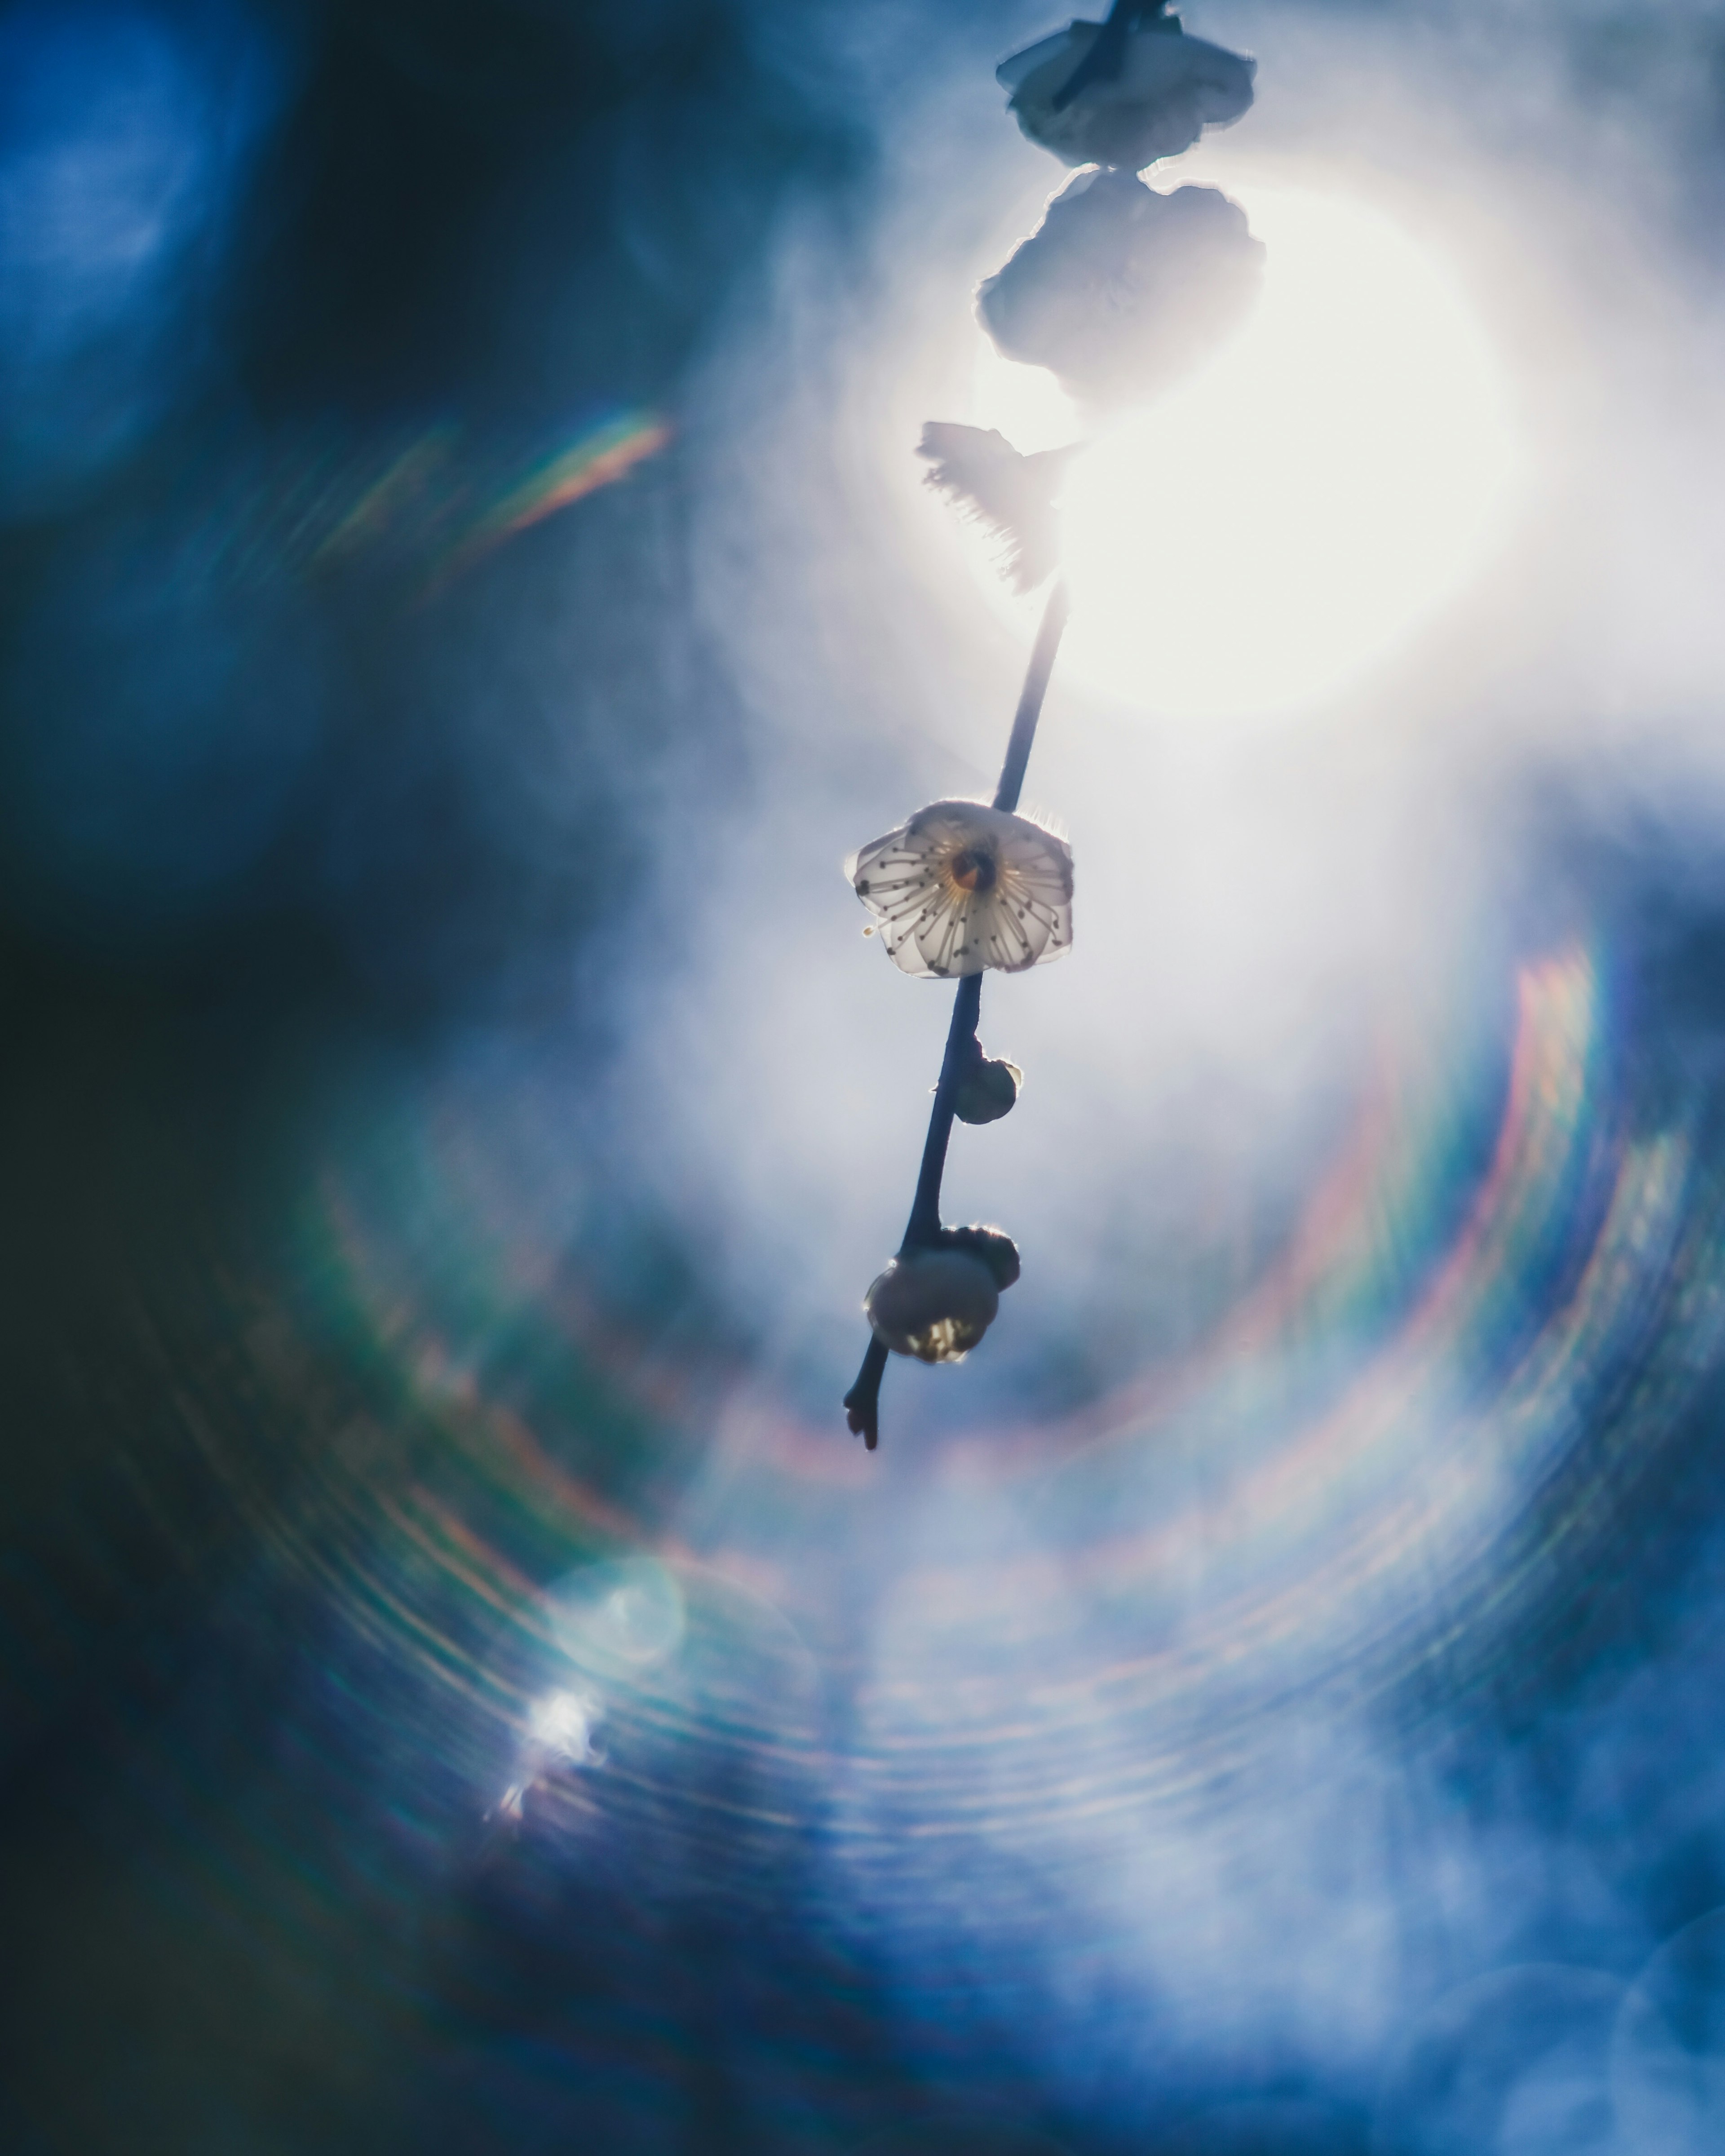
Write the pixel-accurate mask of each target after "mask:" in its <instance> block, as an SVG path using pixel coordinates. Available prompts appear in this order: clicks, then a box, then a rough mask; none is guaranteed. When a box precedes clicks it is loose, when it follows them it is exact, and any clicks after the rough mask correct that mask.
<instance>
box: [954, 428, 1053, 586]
mask: <svg viewBox="0 0 1725 2156" xmlns="http://www.w3.org/2000/svg"><path fill="white" fill-rule="evenodd" d="M1080 446H1081V444H1078V443H1076V442H1075V443H1073V444H1071V445H1070V447H1068V448H1066V449H1038V450H1035V451H1034V452H1033V454H1030V455H1029V456H1028V457H1027V456H1024V455H1021V454H1020V453H1019V451H1018V450H1017V449H1014V447H1013V445H1012V444H1011V443H1010V442H1009V441H1008V440H1007V439H1006V437H1005V435H1004V434H997V433H996V432H995V430H994V429H993V428H992V427H990V428H983V427H961V426H959V425H957V423H955V422H953V421H952V420H947V419H931V420H930V421H929V422H928V424H927V426H926V427H925V428H924V429H922V441H921V442H920V443H919V444H917V449H916V454H917V455H918V456H922V457H927V459H928V460H929V462H930V464H931V465H932V466H933V470H932V471H931V472H930V473H929V475H928V484H929V485H931V486H932V487H933V488H935V489H936V490H937V492H939V493H941V494H944V495H947V498H948V499H949V500H952V501H954V502H956V503H957V505H958V506H959V507H960V508H961V509H963V510H964V511H967V512H968V514H969V515H970V516H973V518H974V519H975V520H976V521H977V522H978V524H980V525H982V526H983V527H984V528H985V529H986V530H987V531H992V532H993V533H995V534H996V535H997V536H999V537H1000V538H1002V539H1004V541H1005V542H1006V553H1005V559H1004V562H1003V563H1002V565H1001V566H1002V568H1003V570H1004V573H1005V575H1006V577H1007V578H1008V580H1009V583H1011V585H1012V587H1013V588H1014V591H1019V592H1030V591H1034V590H1035V588H1036V587H1037V585H1038V584H1040V583H1042V582H1043V580H1044V579H1045V577H1050V576H1052V575H1053V573H1054V572H1055V568H1056V567H1058V566H1059V561H1060V534H1059V529H1058V525H1057V521H1056V518H1055V490H1056V489H1057V488H1058V487H1059V485H1060V475H1061V474H1062V472H1063V471H1064V470H1065V465H1066V459H1067V458H1068V457H1070V455H1071V454H1072V453H1073V450H1074V449H1077V448H1079V447H1080Z"/></svg>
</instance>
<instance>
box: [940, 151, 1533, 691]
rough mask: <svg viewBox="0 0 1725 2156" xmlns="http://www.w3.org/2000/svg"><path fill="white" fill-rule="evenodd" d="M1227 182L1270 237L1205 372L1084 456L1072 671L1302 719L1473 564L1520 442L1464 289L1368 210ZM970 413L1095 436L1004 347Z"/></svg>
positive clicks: (1075, 550) (1075, 500) (1078, 487)
mask: <svg viewBox="0 0 1725 2156" xmlns="http://www.w3.org/2000/svg"><path fill="white" fill-rule="evenodd" d="M1229 192H1230V193H1231V194H1233V195H1235V197H1236V198H1238V199H1239V200H1240V203H1242V204H1243V206H1244V207H1245V209H1246V211H1247V212H1248V213H1249V215H1250V218H1251V223H1252V229H1253V231H1254V232H1255V234H1257V235H1258V237H1259V238H1260V239H1262V240H1263V241H1264V242H1265V244H1266V247H1267V248H1268V249H1269V255H1268V261H1267V264H1266V273H1265V282H1264V292H1263V297H1262V300H1261V301H1260V305H1259V306H1258V309H1257V311H1256V312H1255V315H1254V316H1253V318H1252V320H1251V321H1250V325H1249V326H1247V327H1246V328H1245V330H1244V331H1242V332H1241V334H1240V336H1239V337H1238V338H1237V339H1236V340H1235V342H1234V343H1233V344H1232V345H1231V346H1229V348H1228V349H1227V350H1226V351H1225V352H1223V353H1222V354H1221V355H1220V356H1219V358H1218V359H1217V360H1216V362H1214V365H1213V366H1211V367H1209V368H1208V369H1206V370H1205V372H1204V373H1203V374H1201V375H1200V376H1199V377H1195V378H1194V380H1192V381H1191V382H1188V383H1186V384H1185V385H1183V387H1181V388H1177V389H1175V390H1174V391H1173V392H1172V393H1170V394H1168V396H1167V397H1165V398H1163V399H1162V400H1161V401H1160V402H1159V403H1157V404H1156V405H1154V406H1153V407H1152V408H1149V409H1148V410H1147V411H1145V412H1143V413H1138V414H1137V415H1136V416H1134V417H1132V418H1130V419H1127V420H1126V421H1124V422H1122V423H1119V424H1118V425H1117V426H1115V427H1113V428H1111V429H1109V431H1108V432H1107V433H1106V435H1105V436H1103V437H1101V438H1100V439H1097V441H1096V446H1095V447H1094V448H1093V449H1091V451H1090V452H1089V453H1088V454H1086V455H1085V456H1083V457H1081V459H1077V461H1076V464H1075V466H1074V469H1073V471H1072V474H1071V476H1070V480H1068V483H1067V486H1066V490H1065V498H1064V505H1063V516H1064V527H1065V556H1066V561H1067V564H1068V572H1069V577H1070V584H1071V588H1072V593H1073V599H1074V610H1073V617H1072V624H1071V627H1070V630H1069V631H1068V634H1067V639H1066V648H1065V655H1064V656H1063V659H1062V662H1061V663H1062V665H1070V667H1071V668H1072V669H1073V670H1074V671H1075V672H1076V673H1077V674H1078V675H1081V676H1082V677H1084V678H1086V679H1087V680H1090V681H1091V683H1093V684H1094V685H1096V686H1097V687H1100V688H1104V689H1106V690H1110V691H1111V692H1113V693H1115V694H1117V695H1119V696H1124V697H1126V698H1127V699H1129V700H1130V701H1132V702H1134V703H1137V704H1139V705H1142V706H1145V707H1147V708H1149V709H1153V710H1156V711H1163V712H1167V713H1170V714H1173V715H1178V716H1185V715H1189V716H1194V717H1197V716H1224V715H1245V714H1257V713H1268V712H1274V711H1291V710H1294V709H1296V708H1298V707H1300V706H1304V705H1308V704H1310V703H1312V702H1313V701H1316V700H1317V699H1318V698H1320V697H1322V696H1325V695H1327V693H1329V692H1331V691H1332V690H1336V689H1338V688H1340V687H1341V686H1342V685H1344V684H1345V683H1346V682H1348V680H1351V679H1352V678H1353V677H1354V676H1356V675H1358V674H1359V673H1361V672H1362V671H1363V670H1364V669H1366V668H1367V667H1368V666H1369V665H1371V664H1372V663H1373V661H1374V660H1377V659H1378V658H1379V657H1381V656H1382V655H1384V654H1386V653H1388V652H1389V651H1390V650H1391V649H1393V648H1394V645H1395V644H1396V643H1397V641H1398V640H1399V639H1401V638H1402V637H1404V635H1405V634H1406V633H1407V632H1408V631H1409V629H1412V628H1413V627H1414V625H1415V624H1417V623H1419V622H1420V621H1421V620H1422V619H1426V618H1428V617H1430V615H1431V614H1432V613H1434V612H1435V610H1436V609H1437V608H1440V606H1441V605H1442V604H1443V603H1444V602H1445V600H1446V599H1448V598H1450V597H1451V596H1453V595H1454V594H1455V593H1456V592H1458V591H1459V590H1460V589H1461V588H1463V587H1464V586H1465V585H1466V583H1469V582H1470V581H1471V579H1472V578H1473V577H1475V576H1476V575H1477V574H1478V573H1479V572H1481V570H1482V569H1483V567H1485V565H1486V562H1488V561H1489V560H1490V558H1491V555H1492V553H1493V552H1494V551H1495V550H1496V548H1497V546H1498V544H1499V543H1500V542H1501V541H1502V536H1503V535H1504V533H1505V531H1506V530H1507V526H1508V523H1509V521H1510V516H1511V513H1512V508H1513V504H1514V500H1515V496H1516V494H1517V478H1518V471H1519V465H1520V456H1519V451H1518V447H1517V438H1516V433H1515V429H1514V427H1513V424H1512V419H1511V416H1510V413H1509V408H1508V400H1507V393H1506V388H1505V383H1504V380H1503V377H1502V371H1501V369H1500V367H1499V366H1498V363H1497V360H1496V358H1495V356H1494V355H1493V353H1492V352H1491V347H1490V345H1489V343H1488V341H1487V340H1486V336H1485V334H1484V331H1483V330H1482V328H1481V325H1480V323H1479V321H1477V319H1476V316H1475V315H1474V313H1473V311H1472V310H1471V306H1470V305H1469V303H1468V300H1467V299H1466V295H1464V293H1463V292H1462V291H1461V289H1460V288H1459V287H1458V285H1456V284H1455V282H1454V281H1453V280H1451V279H1450V277H1449V276H1448V275H1446V274H1445V272H1444V270H1443V269H1441V268H1440V266H1439V265H1438V264H1436V263H1435V262H1434V261H1433V260H1432V259H1430V257H1428V256H1427V255H1426V254H1425V253H1424V252H1423V251H1422V250H1421V249H1420V247H1419V246H1418V245H1417V244H1416V243H1415V242H1414V240H1413V239H1410V238H1409V236H1408V234H1405V233H1404V232H1402V231H1400V230H1399V229H1398V228H1397V227H1396V226H1395V225H1394V224H1393V223H1390V222H1389V220H1388V219H1387V218H1384V217H1382V216H1380V215H1379V214H1378V213H1376V212H1375V211H1373V210H1369V209H1367V208H1363V207H1362V206H1360V205H1359V204H1358V203H1351V202H1348V201H1346V200H1343V199H1338V198H1334V197H1329V196H1325V195H1321V194H1317V193H1307V192H1301V191H1296V190H1294V189H1289V188H1282V187H1271V186H1267V185H1266V186H1258V187H1252V186H1235V185H1233V184H1231V183H1230V188H1229ZM973 417H974V418H976V419H977V421H978V423H980V424H982V425H984V426H993V427H998V428H999V429H1000V430H1001V431H1002V433H1004V434H1006V435H1007V436H1008V437H1009V439H1011V440H1013V441H1014V442H1015V443H1016V444H1018V446H1019V448H1020V449H1026V450H1029V449H1039V448H1042V447H1045V446H1048V445H1050V444H1052V443H1054V442H1056V441H1060V440H1071V439H1074V438H1075V437H1076V435H1078V434H1080V433H1081V432H1082V429H1081V424H1080V422H1079V420H1078V418H1077V416H1076V413H1074V411H1073V408H1072V407H1071V406H1070V404H1069V403H1067V401H1066V399H1065V398H1064V397H1063V396H1062V395H1061V393H1060V391H1059V389H1058V388H1057V387H1056V386H1055V382H1054V381H1053V379H1052V377H1050V376H1049V375H1048V374H1047V373H1045V372H1044V371H1043V370H1041V369H1040V368H1032V367H1014V366H1012V365H1010V364H1009V362H1005V361H1004V360H1002V359H1000V358H999V357H998V356H997V355H996V354H995V353H994V352H993V348H992V347H990V346H986V345H985V346H984V354H983V357H982V359H981V360H980V361H979V362H978V367H977V372H976V377H975V384H974V402H973Z"/></svg>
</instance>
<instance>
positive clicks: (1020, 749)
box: [994, 583, 1070, 808]
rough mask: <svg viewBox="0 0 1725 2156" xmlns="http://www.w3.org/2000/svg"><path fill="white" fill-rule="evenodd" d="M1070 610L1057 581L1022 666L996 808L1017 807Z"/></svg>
mask: <svg viewBox="0 0 1725 2156" xmlns="http://www.w3.org/2000/svg"><path fill="white" fill-rule="evenodd" d="M1069 612H1070V602H1069V600H1068V599H1067V597H1066V587H1065V584H1064V583H1055V588H1054V589H1053V590H1052V591H1051V592H1050V593H1049V595H1048V604H1047V605H1046V606H1045V608H1043V609H1042V626H1041V628H1040V629H1038V630H1037V632H1036V641H1035V643H1034V644H1032V646H1031V647H1030V663H1029V665H1028V666H1027V667H1026V668H1025V669H1024V688H1023V690H1021V691H1020V693H1019V707H1018V710H1017V711H1015V712H1014V715H1013V721H1012V737H1011V738H1010V740H1009V742H1007V744H1006V761H1005V762H1004V763H1003V764H1002V765H1001V767H1000V783H999V785H998V786H997V787H996V788H994V806H995V807H996V808H1017V807H1018V805H1019V793H1020V791H1021V790H1022V788H1023V787H1024V768H1025V766H1026V765H1027V764H1028V763H1029V761H1030V747H1031V744H1032V742H1034V740H1035V738H1036V721H1038V719H1040V717H1041V716H1042V700H1043V698H1044V697H1045V696H1046V695H1047V694H1048V680H1049V676H1050V675H1051V674H1052V673H1053V672H1054V663H1055V653H1056V652H1057V651H1058V650H1059V649H1060V637H1061V635H1062V634H1063V632H1064V631H1065V626H1066V616H1067V614H1068V613H1069Z"/></svg>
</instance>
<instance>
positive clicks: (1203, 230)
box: [977, 171, 1264, 404]
mask: <svg viewBox="0 0 1725 2156" xmlns="http://www.w3.org/2000/svg"><path fill="white" fill-rule="evenodd" d="M1263 263H1264V249H1263V248H1262V246H1261V245H1260V244H1259V242H1258V241H1256V240H1255V239H1253V238H1252V236H1251V234H1250V230H1249V229H1248V228H1247V225H1246V220H1245V211H1244V210H1242V209H1241V208H1240V207H1239V205H1238V204H1237V203H1231V202H1230V200H1229V199H1228V198H1227V196H1226V195H1224V194H1223V193H1220V192H1219V189H1217V188H1215V187H1176V188H1174V189H1173V191H1172V193H1168V194H1159V193H1158V192H1157V191H1156V189H1155V188H1153V187H1146V186H1145V185H1144V183H1143V182H1142V180H1139V179H1135V178H1134V177H1132V174H1131V173H1130V172H1106V171H1105V172H1081V173H1080V174H1079V175H1078V177H1076V179H1074V180H1072V181H1071V182H1069V183H1068V185H1067V186H1066V187H1065V188H1063V189H1062V191H1061V192H1060V193H1059V194H1058V195H1056V196H1055V198H1054V200H1053V201H1052V202H1051V203H1050V204H1049V206H1048V210H1047V213H1046V214H1045V216H1044V218H1043V220H1042V223H1040V225H1039V226H1038V227H1037V228H1036V230H1035V231H1034V233H1032V234H1031V235H1030V237H1029V239H1027V240H1025V241H1024V244H1023V245H1022V246H1021V247H1020V248H1019V249H1018V251H1017V253H1016V254H1014V255H1013V257H1012V259H1011V260H1010V261H1009V262H1008V263H1007V264H1006V266H1005V268H1004V269H1001V270H999V272H998V273H997V274H996V275H994V276H993V277H990V278H988V280H986V281H985V282H984V283H983V285H982V286H981V288H980V289H979V290H978V293H977V313H978V316H979V317H980V319H981V321H982V323H983V327H984V328H985V329H986V330H987V331H988V334H989V336H991V337H993V340H994V342H995V343H996V345H998V346H999V348H1000V350H1001V351H1002V352H1004V354H1005V355H1006V357H1008V358H1009V359H1017V360H1024V361H1025V362H1028V363H1029V365H1031V366H1033V367H1050V368H1051V369H1052V370H1053V372H1055V374H1057V375H1058V376H1059V377H1060V381H1061V383H1062V384H1063V386H1064V387H1065V388H1066V389H1067V390H1068V391H1069V392H1070V393H1071V394H1072V395H1073V396H1075V397H1076V398H1080V399H1081V400H1084V401H1087V402H1089V403H1096V404H1109V403H1131V402H1134V401H1137V400H1138V399H1140V398H1145V397H1147V396H1151V395H1153V394H1154V393H1156V392H1157V391H1158V390H1160V389H1163V388H1166V387H1167V385H1168V382H1170V381H1172V380H1173V379H1174V378H1175V377H1177V376H1178V375H1181V374H1183V373H1185V372H1189V370H1190V369H1191V368H1192V367H1195V366H1197V365H1199V363H1200V362H1203V361H1204V360H1205V359H1207V358H1208V357H1209V356H1210V354H1211V353H1212V352H1214V350H1215V349H1216V347H1217V346H1219V344H1220V343H1221V342H1222V341H1224V339H1225V338H1226V337H1227V336H1230V334H1231V333H1232V331H1234V330H1235V329H1236V328H1237V327H1238V326H1240V323H1241V322H1242V321H1244V320H1245V316H1246V315H1247V313H1248V312H1249V311H1250V308H1251V305H1252V303H1253V301H1254V300H1255V299H1256V297H1257V295H1258V288H1259V285H1260V280H1261V277H1262V275H1263Z"/></svg>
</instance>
